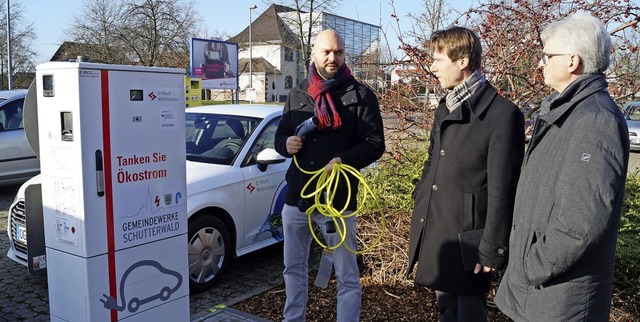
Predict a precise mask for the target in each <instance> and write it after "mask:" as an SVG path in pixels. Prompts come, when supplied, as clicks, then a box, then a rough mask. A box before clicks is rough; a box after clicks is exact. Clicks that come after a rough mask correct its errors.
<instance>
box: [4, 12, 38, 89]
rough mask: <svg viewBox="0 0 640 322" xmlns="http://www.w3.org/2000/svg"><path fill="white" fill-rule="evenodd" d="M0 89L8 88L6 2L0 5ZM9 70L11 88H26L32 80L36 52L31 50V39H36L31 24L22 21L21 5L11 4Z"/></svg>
mask: <svg viewBox="0 0 640 322" xmlns="http://www.w3.org/2000/svg"><path fill="white" fill-rule="evenodd" d="M0 15H1V17H0V28H1V29H0V72H1V73H2V76H1V77H0V88H8V83H7V76H8V75H7V71H8V68H7V6H6V1H3V2H1V3H0ZM10 18H11V68H12V72H13V75H12V83H13V84H12V85H13V86H12V87H13V88H27V87H29V84H30V83H31V80H32V79H33V75H32V73H33V72H34V71H35V65H34V61H35V58H36V52H35V51H34V50H33V39H35V38H36V34H35V31H34V29H33V24H30V23H27V22H26V21H25V20H24V16H23V9H22V5H21V3H19V2H17V3H16V2H12V3H11V15H10Z"/></svg>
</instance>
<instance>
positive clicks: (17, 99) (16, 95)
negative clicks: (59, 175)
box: [0, 89, 40, 186]
mask: <svg viewBox="0 0 640 322" xmlns="http://www.w3.org/2000/svg"><path fill="white" fill-rule="evenodd" d="M26 95H27V90H26V89H16V90H3V91H0V186H3V185H10V184H17V183H23V182H25V181H27V179H29V178H31V177H33V176H35V175H36V174H38V173H40V162H39V161H38V158H36V155H35V153H34V152H33V150H32V149H31V146H30V145H29V142H27V136H26V135H25V132H24V128H23V121H22V111H23V108H22V107H23V104H24V99H25V96H26Z"/></svg>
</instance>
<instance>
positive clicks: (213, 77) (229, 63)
mask: <svg viewBox="0 0 640 322" xmlns="http://www.w3.org/2000/svg"><path fill="white" fill-rule="evenodd" d="M191 76H192V77H200V78H202V88H208V89H237V88H238V44H237V43H232V42H225V41H220V40H210V39H199V38H191Z"/></svg>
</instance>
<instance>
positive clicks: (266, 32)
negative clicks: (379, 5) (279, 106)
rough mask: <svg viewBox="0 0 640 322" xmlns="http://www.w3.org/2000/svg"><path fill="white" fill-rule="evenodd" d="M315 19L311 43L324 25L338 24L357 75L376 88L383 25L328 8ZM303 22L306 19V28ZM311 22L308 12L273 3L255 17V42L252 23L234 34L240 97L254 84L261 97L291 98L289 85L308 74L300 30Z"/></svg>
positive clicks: (271, 99) (263, 99)
mask: <svg viewBox="0 0 640 322" xmlns="http://www.w3.org/2000/svg"><path fill="white" fill-rule="evenodd" d="M313 20H314V22H313V24H312V28H311V30H312V38H311V41H310V42H309V43H311V44H313V41H314V40H315V35H316V34H317V33H318V32H320V31H321V30H324V29H327V28H331V29H335V30H336V31H337V32H338V33H340V34H341V35H342V36H343V38H344V40H345V50H346V52H347V59H346V62H347V65H349V67H350V68H351V70H352V73H353V75H354V76H356V77H357V78H358V79H360V80H362V81H365V82H367V83H369V84H371V85H372V86H374V87H375V86H376V85H375V84H377V82H376V80H375V77H376V75H377V71H378V70H379V60H380V27H378V26H376V25H372V24H368V23H364V22H360V21H356V20H353V19H348V18H344V17H341V16H337V15H334V14H330V13H326V12H324V13H320V14H317V13H315V14H314V16H313ZM299 21H302V28H300V27H301V26H300V23H299ZM310 21H311V19H310V14H308V13H304V12H303V13H298V12H297V11H296V10H295V9H293V8H289V7H285V6H281V5H275V4H273V5H271V6H270V7H269V8H267V10H265V11H264V12H263V13H262V14H260V15H259V16H258V17H257V18H256V19H255V20H254V21H252V22H251V44H249V26H247V28H245V29H244V30H243V31H242V32H240V33H239V34H238V35H236V36H234V37H231V38H230V39H229V41H230V42H236V43H238V47H239V48H240V49H239V52H238V59H239V60H240V63H239V64H238V66H239V67H238V69H239V70H238V76H239V79H238V85H239V98H240V100H246V98H247V96H246V93H247V89H249V88H253V89H254V90H255V93H256V101H257V102H283V101H285V100H286V97H287V95H288V93H289V90H290V89H291V88H292V87H294V86H296V85H297V84H298V83H299V82H300V81H302V80H303V79H304V78H305V77H306V71H307V66H306V63H305V62H304V58H303V57H304V55H302V54H301V50H302V48H303V46H302V42H301V38H300V35H299V30H300V29H302V30H308V28H309V22H310ZM250 46H251V50H249V47H250ZM249 56H251V57H249ZM250 58H251V59H250ZM243 61H245V63H243ZM249 61H251V64H252V65H251V72H249V68H248V66H249V65H248V64H249ZM250 75H252V77H250Z"/></svg>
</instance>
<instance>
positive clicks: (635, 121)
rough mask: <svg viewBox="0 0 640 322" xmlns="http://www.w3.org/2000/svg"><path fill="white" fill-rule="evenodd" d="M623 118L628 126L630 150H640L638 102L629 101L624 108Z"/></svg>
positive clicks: (639, 107)
mask: <svg viewBox="0 0 640 322" xmlns="http://www.w3.org/2000/svg"><path fill="white" fill-rule="evenodd" d="M624 118H625V119H626V120H627V127H628V128H629V146H630V148H631V151H635V152H640V102H629V103H627V105H626V106H625V108H624Z"/></svg>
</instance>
